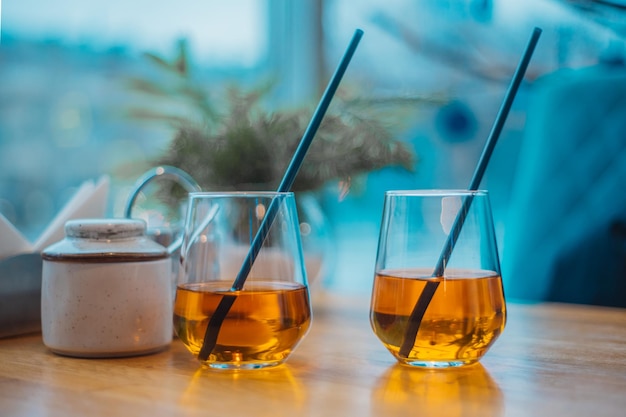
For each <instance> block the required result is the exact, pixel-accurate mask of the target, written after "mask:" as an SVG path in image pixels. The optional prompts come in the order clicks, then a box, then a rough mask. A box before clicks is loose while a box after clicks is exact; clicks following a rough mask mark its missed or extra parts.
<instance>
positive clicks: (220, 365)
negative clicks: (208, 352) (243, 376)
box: [202, 361, 282, 371]
mask: <svg viewBox="0 0 626 417" xmlns="http://www.w3.org/2000/svg"><path fill="white" fill-rule="evenodd" d="M281 363H282V362H281V361H271V362H203V363H202V364H203V365H204V366H206V367H208V368H211V369H221V370H231V371H238V370H249V369H267V368H273V367H275V366H278V365H280V364H281Z"/></svg>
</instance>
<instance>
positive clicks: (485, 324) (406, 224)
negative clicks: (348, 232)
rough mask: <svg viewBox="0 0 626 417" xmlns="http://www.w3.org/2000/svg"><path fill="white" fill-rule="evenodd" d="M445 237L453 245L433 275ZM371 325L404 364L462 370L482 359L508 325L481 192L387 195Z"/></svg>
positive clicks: (484, 196) (486, 200)
mask: <svg viewBox="0 0 626 417" xmlns="http://www.w3.org/2000/svg"><path fill="white" fill-rule="evenodd" d="M468 199H469V200H470V204H467V203H468V201H467V200H468ZM460 213H461V214H460ZM459 216H462V226H461V227H460V228H455V222H456V225H458V221H459ZM451 234H454V235H453V236H451ZM449 239H452V240H453V241H454V246H453V248H452V250H451V252H450V253H449V256H447V257H446V258H445V263H444V264H443V268H441V269H442V270H441V271H438V269H439V268H438V267H437V265H438V263H440V262H441V259H442V250H443V248H445V247H446V242H447V240H449ZM427 294H430V296H427ZM370 322H371V325H372V328H373V330H374V333H375V334H376V336H377V337H378V339H379V340H380V341H381V342H382V343H383V344H384V345H385V347H386V348H387V349H388V350H389V351H390V352H391V354H392V355H393V356H394V357H395V358H396V359H397V360H398V361H399V362H400V363H401V364H404V365H410V366H419V367H428V368H437V367H451V366H462V365H467V364H471V363H474V362H476V361H478V360H479V359H480V358H482V357H483V355H484V354H485V353H486V352H487V350H488V349H489V348H490V347H491V346H492V344H493V343H494V342H495V340H496V339H497V338H498V336H499V335H500V334H501V333H502V331H503V330H504V326H505V322H506V303H505V298H504V291H503V287H502V278H501V275H500V265H499V260H498V251H497V245H496V239H495V233H494V228H493V221H492V215H491V208H490V204H489V198H488V194H487V192H486V191H455V190H428V191H390V192H387V193H386V195H385V206H384V210H383V219H382V224H381V230H380V237H379V246H378V253H377V259H376V271H375V277H374V286H373V290H372V298H371V306H370ZM411 329H412V330H411Z"/></svg>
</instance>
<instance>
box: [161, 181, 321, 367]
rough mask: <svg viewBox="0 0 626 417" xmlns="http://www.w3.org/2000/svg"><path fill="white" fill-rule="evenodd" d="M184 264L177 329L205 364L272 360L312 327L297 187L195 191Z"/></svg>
mask: <svg viewBox="0 0 626 417" xmlns="http://www.w3.org/2000/svg"><path fill="white" fill-rule="evenodd" d="M260 237H261V238H260ZM252 248H256V250H255V249H252ZM253 252H255V253H254V254H253ZM180 262H181V263H180V268H179V273H178V280H177V286H176V299H175V303H174V328H175V331H176V334H177V335H178V337H179V338H180V340H181V341H182V342H183V343H184V344H185V346H186V347H187V348H188V349H189V351H190V352H191V353H192V354H193V355H195V356H196V357H197V358H198V359H199V360H200V361H201V362H202V363H203V364H205V365H207V366H209V367H212V368H221V369H256V368H265V367H269V366H275V365H278V364H280V363H282V362H283V361H285V359H286V358H287V357H288V356H289V354H290V353H291V352H292V351H293V350H294V348H295V347H296V345H297V344H298V343H299V342H300V341H301V340H302V338H303V337H304V336H305V334H306V333H307V330H308V328H309V325H310V323H311V306H310V299H309V288H308V286H307V279H306V272H305V267H304V259H303V255H302V245H301V242H300V234H299V229H298V218H297V213H296V206H295V200H294V195H293V193H277V192H224V193H191V194H190V195H189V205H188V212H187V216H186V221H185V230H184V238H183V244H182V247H181V261H180Z"/></svg>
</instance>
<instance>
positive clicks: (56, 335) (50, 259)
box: [41, 219, 172, 357]
mask: <svg viewBox="0 0 626 417" xmlns="http://www.w3.org/2000/svg"><path fill="white" fill-rule="evenodd" d="M145 231H146V224H145V222H144V221H143V220H137V219H84V220H71V221H68V222H67V223H66V225H65V239H63V240H62V241H60V242H57V243H55V244H53V245H51V246H49V247H47V248H46V249H44V251H43V252H42V258H43V270H42V290H41V326H42V333H43V342H44V344H45V345H46V346H47V347H48V348H49V349H50V350H52V351H53V352H55V353H58V354H61V355H67V356H78V357H118V356H134V355H143V354H148V353H153V352H157V351H159V350H161V349H164V348H166V347H167V346H168V345H169V344H170V342H171V340H172V286H171V283H172V279H171V260H170V257H169V254H168V252H167V250H166V249H165V248H164V247H163V246H161V245H159V244H157V243H155V242H154V241H152V240H150V239H148V238H147V237H146V236H145Z"/></svg>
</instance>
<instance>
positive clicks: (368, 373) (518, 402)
mask: <svg viewBox="0 0 626 417" xmlns="http://www.w3.org/2000/svg"><path fill="white" fill-rule="evenodd" d="M508 307H509V318H508V322H507V327H506V329H505V330H504V333H503V334H502V335H501V336H500V338H499V339H498V340H497V341H496V343H495V345H494V346H493V347H492V348H491V350H490V351H489V352H488V353H487V355H486V356H485V357H484V358H483V360H482V361H481V363H480V364H477V365H472V366H469V367H465V368H458V369H451V370H434V371H427V370H422V369H411V368H407V367H404V366H400V365H398V364H396V362H395V359H393V357H392V356H391V355H390V354H389V353H388V352H387V350H386V349H385V348H384V347H383V346H382V345H381V344H380V342H379V341H378V340H377V339H376V338H375V336H374V334H373V333H372V331H371V328H370V326H369V320H368V308H369V300H368V298H367V297H355V296H350V297H348V296H338V295H336V294H335V295H333V294H325V293H321V292H318V293H314V294H313V308H314V318H313V324H312V327H311V330H310V332H309V333H308V335H307V336H306V338H305V339H304V340H303V342H302V343H301V344H300V345H299V346H298V348H297V349H296V351H295V352H294V353H293V354H292V356H291V357H290V358H289V360H288V361H287V363H286V364H284V365H281V366H278V367H276V368H271V369H267V370H259V371H244V372H225V371H215V370H209V369H205V368H203V367H201V366H200V365H199V363H198V362H197V361H196V360H195V359H194V358H193V357H192V356H191V354H189V353H188V352H187V350H186V349H185V347H184V346H183V345H182V344H181V343H180V342H179V341H177V340H174V342H173V343H172V345H171V347H170V348H169V349H167V350H166V351H163V352H160V353H157V354H153V355H148V356H141V357H134V358H122V359H75V358H67V357H62V356H57V355H55V354H53V353H51V352H49V351H48V350H47V349H46V348H45V346H44V345H43V344H42V341H41V336H40V335H29V336H23V337H15V338H8V339H2V340H0V416H14V417H17V416H29V417H33V416H87V415H89V416H107V417H108V416H116V415H131V416H154V417H158V416H168V417H171V416H196V415H197V416H210V415H216V416H272V417H274V416H297V415H310V416H379V415H380V416H392V415H401V416H409V415H424V416H428V415H436V416H461V415H462V416H481V417H485V416H518V415H519V416H561V415H563V416H565V415H567V416H569V417H571V416H585V417H588V416H590V415H592V416H593V417H601V416H622V415H624V413H625V411H624V410H626V310H625V309H612V308H602V307H590V306H578V305H565V304H534V305H523V304H514V303H509V306H508Z"/></svg>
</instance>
